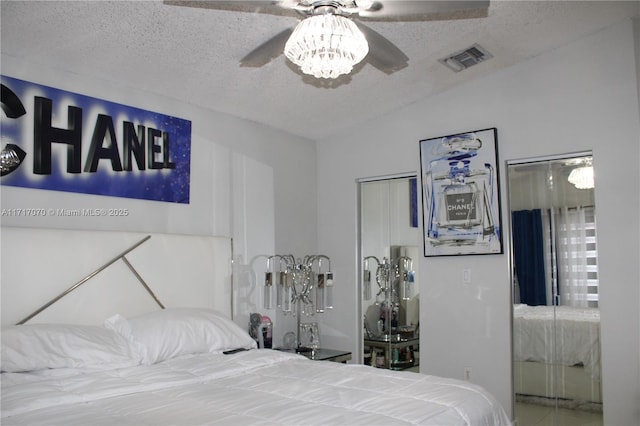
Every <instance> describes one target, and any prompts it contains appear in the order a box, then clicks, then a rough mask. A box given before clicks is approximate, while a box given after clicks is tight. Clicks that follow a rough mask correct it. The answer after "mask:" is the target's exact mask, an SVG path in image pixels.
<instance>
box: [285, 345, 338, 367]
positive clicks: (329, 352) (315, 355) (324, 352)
mask: <svg viewBox="0 0 640 426" xmlns="http://www.w3.org/2000/svg"><path fill="white" fill-rule="evenodd" d="M274 349H275V350H277V351H283V352H291V353H298V354H300V355H304V356H306V357H307V358H309V359H310V360H312V361H333V362H341V363H343V364H346V363H347V361H350V360H351V352H349V351H337V350H335V349H323V348H319V349H312V350H306V351H303V352H297V351H296V350H295V349H287V348H274Z"/></svg>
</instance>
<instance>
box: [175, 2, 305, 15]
mask: <svg viewBox="0 0 640 426" xmlns="http://www.w3.org/2000/svg"><path fill="white" fill-rule="evenodd" d="M290 3H291V0H226V1H225V0H164V4H166V5H170V6H183V7H195V8H199V9H214V10H228V11H235V12H253V13H266V14H269V15H282V16H299V15H298V14H297V12H295V11H294V10H293V9H292V8H291V7H292V5H291V4H290Z"/></svg>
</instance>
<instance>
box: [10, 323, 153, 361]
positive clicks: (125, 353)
mask: <svg viewBox="0 0 640 426" xmlns="http://www.w3.org/2000/svg"><path fill="white" fill-rule="evenodd" d="M141 359H142V356H141V354H140V353H138V352H137V351H136V350H135V349H134V348H132V347H131V345H130V344H129V342H128V341H127V340H126V339H125V338H123V337H122V336H120V335H118V334H117V333H115V332H114V331H112V330H108V329H106V328H105V327H101V326H90V325H69V324H25V325H16V326H10V327H6V328H3V329H2V365H1V366H0V369H1V370H2V371H6V372H24V371H35V370H44V369H48V368H83V369H94V370H110V369H115V368H122V367H129V366H132V365H138V364H140V362H141Z"/></svg>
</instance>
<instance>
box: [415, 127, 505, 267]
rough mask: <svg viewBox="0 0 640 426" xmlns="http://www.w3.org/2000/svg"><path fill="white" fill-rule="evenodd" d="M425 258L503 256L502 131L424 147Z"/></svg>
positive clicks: (437, 141) (462, 136)
mask: <svg viewBox="0 0 640 426" xmlns="http://www.w3.org/2000/svg"><path fill="white" fill-rule="evenodd" d="M420 176H421V181H422V224H423V242H424V256H425V257H431V256H460V255H480V254H502V253H503V250H504V249H503V244H502V217H501V207H500V174H499V167H498V129H497V128H495V127H493V128H488V129H482V130H474V131H469V132H464V133H457V134H453V135H447V136H440V137H436V138H429V139H423V140H421V141H420Z"/></svg>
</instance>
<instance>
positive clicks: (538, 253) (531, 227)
mask: <svg viewBox="0 0 640 426" xmlns="http://www.w3.org/2000/svg"><path fill="white" fill-rule="evenodd" d="M512 218H513V221H512V223H513V245H514V254H515V269H516V276H517V277H518V283H519V285H520V303H526V304H527V305H530V306H537V305H546V304H547V290H546V286H545V272H544V240H543V238H542V212H541V210H540V209H535V210H520V211H516V212H513V213H512Z"/></svg>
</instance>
